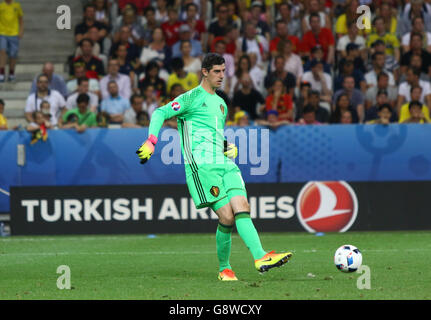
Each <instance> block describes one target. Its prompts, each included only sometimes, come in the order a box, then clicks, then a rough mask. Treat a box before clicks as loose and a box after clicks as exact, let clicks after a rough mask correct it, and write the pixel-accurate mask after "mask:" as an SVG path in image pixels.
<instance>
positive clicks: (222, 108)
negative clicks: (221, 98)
mask: <svg viewBox="0 0 431 320" xmlns="http://www.w3.org/2000/svg"><path fill="white" fill-rule="evenodd" d="M220 111H221V113H222V114H224V107H223V105H222V104H221V105H220Z"/></svg>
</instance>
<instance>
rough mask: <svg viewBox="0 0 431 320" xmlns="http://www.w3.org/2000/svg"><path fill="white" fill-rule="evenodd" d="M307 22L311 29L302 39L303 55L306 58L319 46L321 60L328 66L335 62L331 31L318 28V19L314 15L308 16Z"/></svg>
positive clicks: (317, 16)
mask: <svg viewBox="0 0 431 320" xmlns="http://www.w3.org/2000/svg"><path fill="white" fill-rule="evenodd" d="M309 22H310V27H311V29H310V31H307V32H306V33H305V34H304V36H303V37H302V43H301V47H302V53H303V55H304V56H305V57H308V56H309V52H310V51H311V49H312V48H313V47H315V46H316V45H317V44H320V45H321V46H322V50H323V60H325V61H326V62H327V63H328V64H333V63H334V61H335V60H334V58H335V40H334V36H333V34H332V31H331V29H328V28H322V27H321V26H320V17H319V15H318V14H315V13H312V14H310V18H309Z"/></svg>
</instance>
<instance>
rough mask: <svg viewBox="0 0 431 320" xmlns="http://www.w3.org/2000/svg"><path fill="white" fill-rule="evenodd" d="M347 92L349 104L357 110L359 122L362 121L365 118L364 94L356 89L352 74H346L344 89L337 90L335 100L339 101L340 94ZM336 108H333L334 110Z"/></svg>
mask: <svg viewBox="0 0 431 320" xmlns="http://www.w3.org/2000/svg"><path fill="white" fill-rule="evenodd" d="M342 94H346V95H347V98H348V100H349V104H350V105H351V106H352V108H353V109H354V110H355V111H356V112H357V116H358V119H359V122H361V123H362V121H363V120H364V118H365V109H364V103H365V101H364V95H363V94H362V92H361V90H358V89H355V78H353V77H352V76H346V77H344V81H343V89H340V90H338V91H336V92H335V94H334V97H333V101H334V102H335V101H338V98H339V96H340V95H342ZM335 108H336V104H335V107H334V108H333V110H334V109H335ZM352 115H353V122H358V121H355V115H354V114H352Z"/></svg>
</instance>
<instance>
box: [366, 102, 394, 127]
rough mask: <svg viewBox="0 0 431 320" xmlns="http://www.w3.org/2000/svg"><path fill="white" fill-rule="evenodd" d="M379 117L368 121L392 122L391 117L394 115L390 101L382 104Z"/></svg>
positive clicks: (372, 122) (373, 122) (369, 122)
mask: <svg viewBox="0 0 431 320" xmlns="http://www.w3.org/2000/svg"><path fill="white" fill-rule="evenodd" d="M378 110H379V111H378V113H377V115H378V118H377V119H374V120H370V121H368V122H366V123H367V124H385V125H386V124H389V123H391V121H390V118H391V117H392V108H391V105H390V104H388V103H385V104H382V105H380V106H379V109H378Z"/></svg>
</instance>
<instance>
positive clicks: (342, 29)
mask: <svg viewBox="0 0 431 320" xmlns="http://www.w3.org/2000/svg"><path fill="white" fill-rule="evenodd" d="M362 23H363V24H364V26H365V28H364V29H363V30H359V34H360V35H363V36H364V35H366V34H369V33H370V32H371V21H370V19H368V18H367V17H364V18H363V20H362ZM348 31H349V30H348V27H347V16H346V14H345V13H343V14H342V15H340V16H339V17H338V18H337V21H336V22H335V33H337V34H340V35H345V34H347V33H348Z"/></svg>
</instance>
